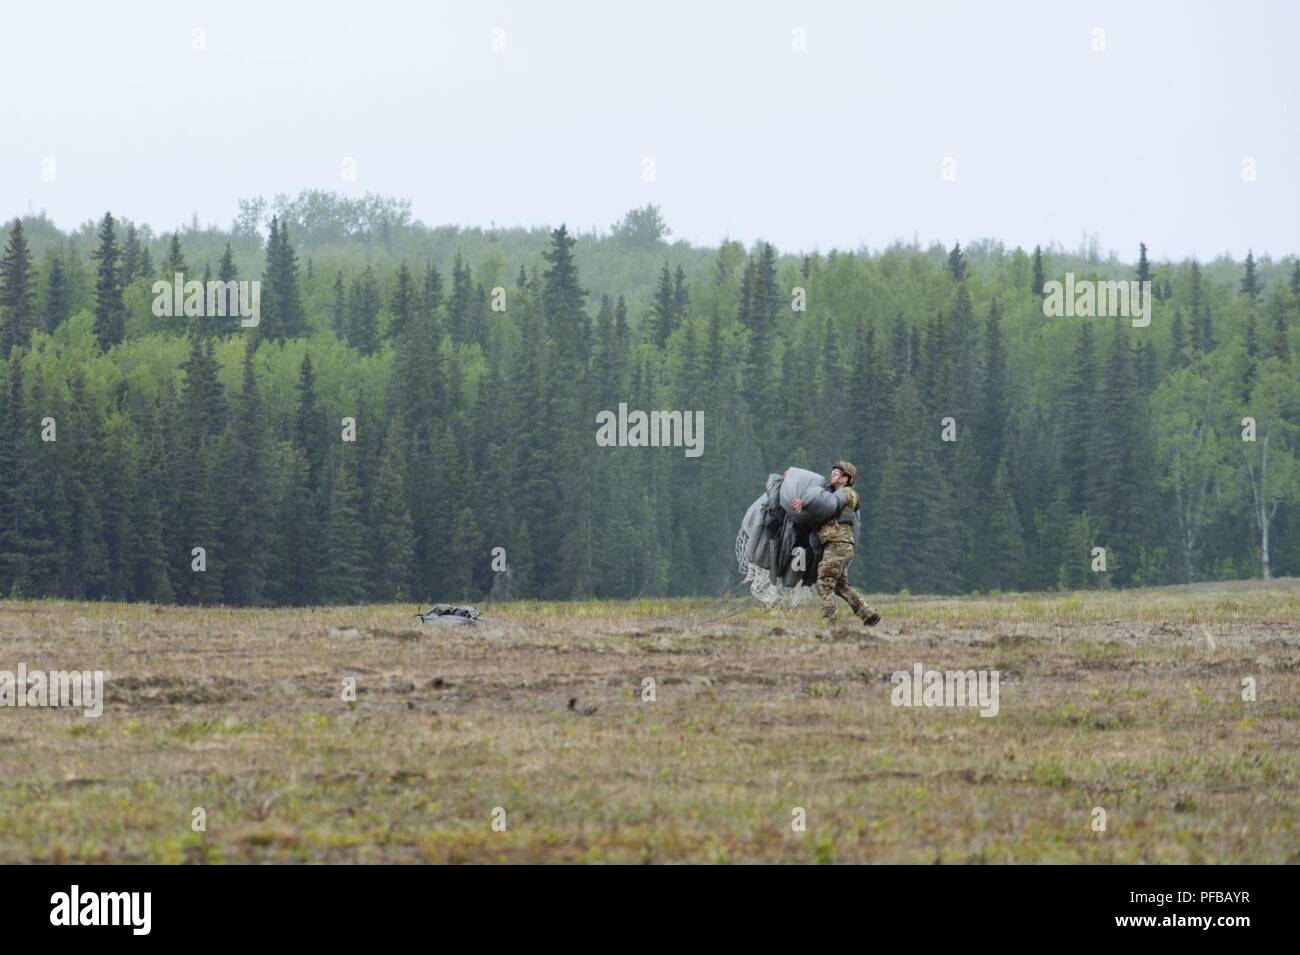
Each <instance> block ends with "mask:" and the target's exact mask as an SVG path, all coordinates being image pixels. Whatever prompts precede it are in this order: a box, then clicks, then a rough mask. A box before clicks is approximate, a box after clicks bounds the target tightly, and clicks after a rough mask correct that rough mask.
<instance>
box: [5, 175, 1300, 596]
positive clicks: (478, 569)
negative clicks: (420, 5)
mask: <svg viewBox="0 0 1300 955" xmlns="http://www.w3.org/2000/svg"><path fill="white" fill-rule="evenodd" d="M264 212H265V209H264V207H262V206H253V207H249V206H241V220H240V221H239V222H237V223H236V226H235V227H234V228H232V229H231V230H229V231H228V232H227V233H220V234H218V231H217V230H207V232H204V233H202V234H200V233H199V232H198V231H197V230H191V231H190V232H187V233H186V238H185V239H182V237H181V232H180V231H179V230H178V231H177V232H176V233H173V234H172V235H170V236H162V237H154V236H152V234H151V233H149V234H146V233H145V232H144V230H142V229H140V228H137V227H136V226H134V225H133V224H130V223H126V224H123V223H122V222H120V221H119V220H118V219H116V218H115V217H114V216H113V215H111V214H106V215H105V216H104V217H103V218H102V219H101V220H100V221H99V222H98V223H97V224H96V226H95V229H94V236H93V239H94V241H93V242H91V241H90V240H89V233H88V231H87V230H83V235H82V238H83V240H84V241H78V240H76V238H75V237H73V236H67V235H61V234H54V233H53V232H52V231H51V227H50V225H49V223H48V222H47V221H45V220H43V219H41V218H39V217H36V218H32V217H28V218H27V219H19V220H15V221H14V222H12V223H11V224H10V227H9V228H8V229H7V232H8V236H7V242H6V244H5V248H4V252H3V257H2V258H0V352H2V355H0V357H3V362H0V375H2V376H3V407H4V415H3V423H2V425H0V427H2V429H3V434H0V592H3V593H5V594H8V595H11V596H23V597H43V596H51V597H53V596H58V597H66V598H76V599H112V600H136V601H153V602H173V601H175V602H180V603H228V604H237V605H263V604H291V605H308V604H323V603H330V604H338V603H355V602H361V601H387V600H410V601H430V600H461V599H481V598H483V597H485V596H488V595H493V594H495V595H497V596H506V595H509V596H513V597H539V598H546V599H575V598H577V599H580V598H585V597H636V596H650V595H654V596H659V595H687V594H713V593H718V592H724V591H728V590H729V589H730V588H731V587H733V586H734V585H735V583H736V580H737V577H736V572H735V563H734V556H733V543H734V538H735V533H736V529H737V527H738V525H739V522H740V517H741V515H742V514H743V513H744V511H745V509H746V508H747V507H748V505H749V503H750V502H751V501H752V500H753V499H754V498H755V497H757V496H758V494H759V493H760V492H761V490H762V487H763V483H764V479H765V476H766V474H767V473H769V472H771V471H777V470H780V469H782V468H783V467H785V466H787V465H790V464H798V465H802V466H806V467H810V468H814V469H818V470H822V471H825V470H827V469H828V468H829V463H830V462H831V461H832V460H834V459H835V458H838V457H846V458H848V459H849V460H851V461H853V462H854V463H855V464H857V466H858V469H859V481H858V487H859V491H860V492H861V494H862V499H863V518H864V519H863V528H864V534H863V541H862V543H861V545H860V546H859V551H858V553H859V559H858V560H857V561H856V562H855V565H854V568H853V577H854V582H855V584H857V585H858V586H862V587H865V588H866V589H868V590H870V591H877V592H879V591H884V592H898V591H900V590H904V589H906V590H909V591H911V592H934V593H953V592H969V591H980V592H988V591H995V590H1001V591H1006V590H1045V589H1055V588H1081V587H1109V586H1132V585H1153V584H1163V583H1174V582H1186V581H1195V580H1204V579H1225V578H1237V577H1248V576H1261V575H1281V574H1295V573H1297V572H1298V571H1300V464H1298V463H1297V453H1298V451H1300V387H1298V386H1297V380H1298V377H1300V376H1297V374H1296V371H1297V369H1296V366H1295V360H1296V359H1295V347H1294V343H1293V342H1292V337H1293V334H1294V331H1293V330H1294V328H1295V326H1296V325H1297V324H1298V322H1297V319H1298V318H1300V260H1297V259H1295V258H1290V259H1287V260H1284V261H1280V262H1273V261H1271V260H1267V259H1265V260H1262V261H1260V262H1256V261H1255V259H1254V257H1253V255H1248V256H1247V259H1246V261H1245V262H1244V263H1243V264H1238V263H1232V262H1228V261H1222V260H1220V261H1216V262H1214V263H1210V264H1208V265H1205V266H1203V265H1202V264H1201V263H1198V262H1195V261H1188V262H1180V263H1170V262H1160V263H1156V262H1153V261H1151V260H1150V258H1149V257H1148V254H1147V249H1146V248H1145V246H1143V247H1142V248H1141V249H1140V250H1139V255H1138V261H1137V262H1136V263H1135V264H1128V265H1125V264H1123V263H1120V262H1117V261H1116V260H1115V259H1114V257H1113V256H1112V257H1111V259H1109V260H1107V261H1101V260H1100V259H1099V258H1098V257H1097V256H1096V255H1095V251H1094V252H1092V253H1091V254H1087V253H1084V252H1082V251H1081V252H1080V253H1079V254H1078V255H1071V254H1069V253H1065V252H1064V251H1063V250H1060V249H1057V248H1055V247H1053V248H1049V249H1048V250H1044V249H1042V248H1041V247H1040V248H1035V249H1034V250H1033V251H1032V252H1027V251H1023V250H1020V249H1014V250H1011V251H1010V252H1008V251H1007V250H1006V249H1005V248H1003V247H1002V246H1000V245H998V244H997V243H990V242H982V243H976V244H973V245H972V246H971V247H970V248H968V249H965V250H963V249H962V248H961V247H960V246H954V247H953V248H952V249H937V248H933V247H932V248H930V249H925V250H922V249H921V248H919V247H917V246H915V245H910V246H909V245H903V244H895V245H894V246H891V247H890V248H888V249H885V250H882V251H879V252H875V253H871V252H869V251H865V250H862V251H859V252H858V253H856V254H853V253H845V252H840V251H831V252H830V253H828V254H825V255H823V254H808V255H798V256H796V255H781V254H779V253H778V251H777V250H776V249H775V248H774V247H773V246H772V245H770V244H769V243H765V242H758V243H756V244H755V245H754V246H753V247H751V248H749V249H746V248H745V247H743V246H742V245H741V244H740V243H738V242H734V241H726V242H723V243H722V244H721V245H720V246H719V247H716V248H712V249H706V248H695V247H691V246H688V245H686V244H685V243H673V244H669V243H668V242H667V239H666V236H667V234H668V230H667V228H666V226H665V225H664V224H663V223H662V220H661V219H659V217H658V214H657V210H655V209H654V208H653V207H648V208H647V209H643V210H634V211H633V212H632V213H629V214H628V216H627V217H626V218H625V219H624V220H623V222H621V223H619V224H618V225H616V226H615V227H614V229H613V230H612V231H611V233H610V234H609V235H606V236H586V237H581V236H574V235H571V234H570V233H569V232H568V230H567V229H566V228H565V227H564V226H561V227H560V228H558V229H554V230H545V231H544V232H543V231H541V230H537V231H538V234H535V235H528V236H524V235H522V234H520V235H518V236H516V237H515V238H516V239H517V240H518V241H517V242H516V243H515V244H514V245H509V244H508V243H507V244H506V249H507V250H509V251H512V254H517V255H518V260H517V261H515V262H510V263H508V265H509V268H508V269H507V267H506V265H507V263H504V261H503V260H504V253H503V251H502V250H501V249H499V248H493V249H491V250H489V251H488V252H487V253H485V255H484V258H483V259H482V260H479V261H475V262H471V261H470V260H469V258H467V257H466V256H465V255H464V254H463V253H462V250H461V249H459V248H455V249H453V248H449V247H448V248H443V249H442V250H441V254H442V256H443V257H442V258H441V259H440V260H438V261H435V260H434V259H433V258H429V259H426V260H424V261H405V260H404V259H403V258H399V256H401V255H402V254H403V252H405V251H409V250H410V249H411V248H416V247H420V243H421V242H422V241H423V239H421V238H420V237H421V235H422V233H420V231H419V230H420V228H422V227H420V226H418V224H412V223H411V222H410V221H409V215H408V213H409V210H406V209H405V207H403V206H402V205H401V204H392V203H389V204H384V203H374V202H372V203H371V204H370V205H369V206H364V207H363V206H356V207H352V206H340V205H338V204H335V205H331V204H330V202H328V201H326V200H324V199H320V197H315V196H314V195H309V194H305V198H300V200H299V201H298V203H297V205H294V204H292V203H281V204H280V207H279V209H278V214H275V215H272V216H271V217H270V221H269V222H265V221H264ZM279 213H282V214H283V215H281V214H279ZM331 217H333V219H332V218H331ZM334 220H337V221H334ZM304 221H308V222H310V223H311V225H310V228H307V227H305V226H304V225H303V223H304ZM366 223H371V225H366ZM375 223H377V225H375ZM263 230H265V233H266V235H265V238H264V239H263V238H262V231H263ZM296 230H301V231H302V232H303V234H305V235H308V236H311V237H313V238H311V239H310V241H306V242H304V241H303V240H302V239H301V238H299V234H298V231H296ZM373 230H380V231H385V230H386V234H387V236H388V239H387V244H388V245H391V246H392V248H391V249H389V250H387V251H385V252H383V254H378V253H376V251H375V248H374V246H373V244H372V238H373V236H372V232H373ZM32 231H34V232H35V233H36V234H38V235H39V236H40V237H41V238H40V241H39V243H34V242H29V240H28V233H29V232H32ZM214 235H215V236H216V238H218V239H222V240H224V241H221V242H216V243H214V241H213V239H214ZM542 238H544V240H545V241H544V242H542V241H541V239H542ZM250 243H253V244H255V245H256V246H257V247H258V258H257V259H255V260H254V259H252V257H251V256H250V253H249V246H250ZM584 247H585V249H586V252H585V253H584V252H583V251H582V250H583V248H584ZM199 255H201V256H202V258H201V259H200V258H198V256H199ZM304 255H305V261H304ZM581 255H586V256H587V260H589V261H591V262H592V263H593V265H592V268H593V269H599V270H600V276H599V280H598V283H593V284H599V285H600V287H602V288H606V289H609V290H608V291H605V292H602V293H600V294H599V295H596V294H593V293H591V292H589V291H588V289H587V279H586V276H585V274H580V272H581V270H580V267H579V258H580V256H581ZM214 263H215V268H214ZM250 263H252V264H250ZM605 263H608V268H605V267H604V264H605ZM253 269H256V271H255V272H253ZM1066 270H1072V271H1074V272H1075V273H1076V274H1077V275H1078V276H1079V277H1081V278H1088V277H1090V278H1094V279H1102V280H1104V279H1108V278H1110V279H1115V278H1124V279H1128V278H1136V279H1138V280H1139V281H1143V282H1150V283H1151V288H1152V292H1153V294H1154V296H1155V300H1156V303H1155V308H1154V320H1153V321H1152V323H1151V325H1150V326H1149V327H1146V328H1135V327H1133V326H1132V325H1131V323H1129V321H1128V320H1127V319H1118V318H1116V319H1111V318H1100V319H1085V318H1076V319H1065V318H1048V317H1046V316H1045V315H1044V314H1043V308H1042V301H1043V286H1044V284H1045V283H1046V282H1048V281H1050V280H1052V279H1053V278H1059V277H1060V276H1061V274H1062V273H1063V272H1065V271H1066ZM176 272H180V273H183V274H184V275H185V277H186V278H187V279H190V278H193V279H199V280H207V279H210V278H211V279H220V280H221V281H234V280H239V279H246V278H252V277H256V278H257V279H258V280H259V281H260V282H261V315H260V321H259V323H258V325H257V326H256V327H253V328H244V327H241V326H240V324H239V320H238V318H237V317H227V318H216V317H192V318H158V317H156V316H155V315H154V312H153V310H152V308H151V307H150V306H151V302H152V299H153V296H154V292H153V283H154V282H155V281H158V280H160V279H161V280H165V281H168V282H170V280H171V277H172V276H173V275H174V274H175V273H176ZM249 273H252V274H249ZM611 275H612V276H615V277H617V276H629V278H628V279H627V283H628V286H629V288H635V289H636V290H637V291H636V294H635V295H634V296H629V295H624V294H619V293H618V292H617V287H616V286H612V285H611V284H610V283H611V281H614V280H615V279H611ZM620 403H626V404H627V406H628V407H629V408H636V409H643V410H647V411H649V410H652V409H664V410H680V411H683V412H688V411H695V410H702V411H703V413H704V422H705V431H704V453H703V454H702V455H701V456H700V457H698V458H693V457H688V456H686V455H684V454H683V453H682V452H681V449H680V448H676V449H675V448H646V447H599V446H597V443H596V440H595V434H596V427H597V426H596V416H597V413H598V412H600V411H602V410H614V409H617V408H618V406H619V404H620ZM196 548H201V549H202V550H201V552H197V551H196ZM1098 548H1102V549H1104V565H1102V566H1100V567H1099V565H1098V561H1097V559H1096V558H1097V549H1098ZM200 554H201V556H200ZM199 566H201V567H202V569H201V570H199V569H196V568H197V567H199ZM502 566H505V567H507V568H508V574H507V573H505V572H502V571H501V567H502Z"/></svg>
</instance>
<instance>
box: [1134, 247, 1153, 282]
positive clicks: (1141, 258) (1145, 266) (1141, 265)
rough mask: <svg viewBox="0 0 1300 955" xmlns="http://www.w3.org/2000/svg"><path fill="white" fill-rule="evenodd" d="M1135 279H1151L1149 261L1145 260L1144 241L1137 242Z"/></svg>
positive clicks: (1145, 280) (1142, 280)
mask: <svg viewBox="0 0 1300 955" xmlns="http://www.w3.org/2000/svg"><path fill="white" fill-rule="evenodd" d="M1137 280H1138V281H1139V282H1149V281H1151V263H1149V262H1148V261H1147V244H1146V243H1145V242H1141V243H1139V244H1138V264H1137Z"/></svg>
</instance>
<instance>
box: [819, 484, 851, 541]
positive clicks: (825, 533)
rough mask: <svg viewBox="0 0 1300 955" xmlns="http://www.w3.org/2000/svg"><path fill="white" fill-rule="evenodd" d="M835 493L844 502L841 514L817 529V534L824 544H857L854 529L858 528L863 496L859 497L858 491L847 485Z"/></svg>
mask: <svg viewBox="0 0 1300 955" xmlns="http://www.w3.org/2000/svg"><path fill="white" fill-rule="evenodd" d="M835 495H836V496H837V497H839V498H840V499H841V500H842V501H843V502H844V504H843V505H842V506H841V508H840V513H839V514H837V515H836V516H835V517H832V518H831V519H830V520H829V521H827V522H826V523H825V524H823V525H822V526H821V527H819V528H818V529H817V536H819V537H820V538H821V539H822V544H823V545H825V544H841V543H843V544H856V543H857V535H856V534H855V533H854V531H855V530H856V528H857V523H858V521H857V510H858V507H859V505H860V504H861V498H859V497H858V492H857V491H855V490H853V488H851V487H849V486H847V485H845V486H844V487H842V488H840V489H839V490H838V491H836V492H835ZM849 512H851V513H849ZM844 518H849V520H848V521H845V520H844Z"/></svg>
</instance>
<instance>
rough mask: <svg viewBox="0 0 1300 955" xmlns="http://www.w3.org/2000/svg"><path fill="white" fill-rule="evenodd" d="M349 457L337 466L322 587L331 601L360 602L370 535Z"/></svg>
mask: <svg viewBox="0 0 1300 955" xmlns="http://www.w3.org/2000/svg"><path fill="white" fill-rule="evenodd" d="M347 458H348V456H347V455H343V456H342V459H341V460H340V461H339V463H338V465H337V466H336V467H335V470H334V476H333V480H332V481H331V482H330V489H329V505H328V506H327V507H326V517H325V535H324V554H323V557H324V565H323V567H322V572H321V588H322V590H323V592H324V595H325V599H326V600H327V601H328V602H329V603H331V604H355V603H360V602H361V601H362V600H364V599H365V596H366V577H365V575H366V568H367V565H368V559H367V554H366V549H367V548H366V544H367V535H366V529H365V525H364V524H363V522H362V510H361V494H360V490H359V489H358V487H357V479H356V464H355V463H353V462H350V461H348V460H347Z"/></svg>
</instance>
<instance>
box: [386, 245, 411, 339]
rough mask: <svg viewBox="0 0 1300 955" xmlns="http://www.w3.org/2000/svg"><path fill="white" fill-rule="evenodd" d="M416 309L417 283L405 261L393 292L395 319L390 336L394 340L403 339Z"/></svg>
mask: <svg viewBox="0 0 1300 955" xmlns="http://www.w3.org/2000/svg"><path fill="white" fill-rule="evenodd" d="M415 309H416V291H415V283H414V282H413V281H412V279H411V272H410V270H409V269H408V268H407V267H406V263H405V262H403V263H402V264H401V266H400V267H399V268H398V270H397V289H396V291H394V293H393V303H392V307H391V311H392V315H393V320H392V322H391V323H390V324H389V326H388V337H389V338H390V339H393V340H394V341H398V340H400V339H401V337H402V335H403V333H404V332H405V330H406V328H407V327H409V326H410V324H411V322H412V321H413V320H414V316H415Z"/></svg>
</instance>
